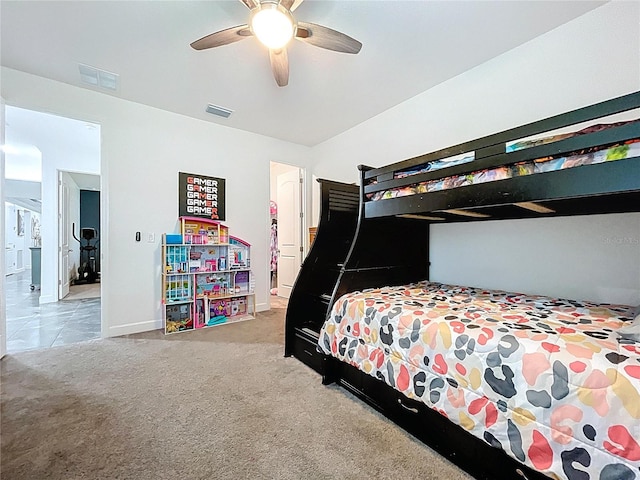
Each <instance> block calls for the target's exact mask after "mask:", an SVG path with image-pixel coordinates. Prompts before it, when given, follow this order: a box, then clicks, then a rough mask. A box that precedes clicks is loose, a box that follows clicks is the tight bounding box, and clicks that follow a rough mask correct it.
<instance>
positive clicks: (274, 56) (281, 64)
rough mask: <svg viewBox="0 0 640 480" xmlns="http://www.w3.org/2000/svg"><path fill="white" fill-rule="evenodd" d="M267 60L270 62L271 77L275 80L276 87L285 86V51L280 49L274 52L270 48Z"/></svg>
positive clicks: (286, 75) (287, 81) (286, 66)
mask: <svg viewBox="0 0 640 480" xmlns="http://www.w3.org/2000/svg"><path fill="white" fill-rule="evenodd" d="M269 60H270V61H271V70H272V71H273V77H274V78H275V79H276V83H277V84H278V86H279V87H285V86H287V85H288V83H289V57H288V56H287V49H286V48H281V49H279V50H274V49H273V48H270V49H269Z"/></svg>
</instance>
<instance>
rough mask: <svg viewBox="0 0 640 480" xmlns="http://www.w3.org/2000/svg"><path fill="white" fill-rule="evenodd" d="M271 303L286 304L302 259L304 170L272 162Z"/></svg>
mask: <svg viewBox="0 0 640 480" xmlns="http://www.w3.org/2000/svg"><path fill="white" fill-rule="evenodd" d="M270 171H271V188H270V198H271V202H270V208H269V210H270V215H271V227H270V228H271V243H270V252H271V261H270V275H271V289H270V292H271V305H272V307H273V306H274V305H275V306H280V307H282V304H283V303H284V304H285V305H286V302H287V300H288V299H289V295H290V294H291V289H292V288H293V284H294V282H295V279H296V277H297V275H298V270H300V264H301V263H302V259H303V251H304V235H303V224H304V222H303V216H304V202H303V188H302V187H303V185H302V182H303V178H304V175H303V171H302V169H300V168H299V167H294V166H291V165H286V164H282V163H277V162H271V164H270Z"/></svg>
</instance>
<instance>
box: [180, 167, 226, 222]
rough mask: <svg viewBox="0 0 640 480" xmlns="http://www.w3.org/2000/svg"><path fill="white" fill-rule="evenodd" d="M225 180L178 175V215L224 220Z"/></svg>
mask: <svg viewBox="0 0 640 480" xmlns="http://www.w3.org/2000/svg"><path fill="white" fill-rule="evenodd" d="M224 184H225V181H224V178H216V177H205V176H204V175H194V174H193V173H183V172H179V173H178V203H179V209H178V210H179V211H178V215H179V216H181V217H184V216H187V217H202V218H208V219H210V220H224V214H225V211H224V206H225V204H224Z"/></svg>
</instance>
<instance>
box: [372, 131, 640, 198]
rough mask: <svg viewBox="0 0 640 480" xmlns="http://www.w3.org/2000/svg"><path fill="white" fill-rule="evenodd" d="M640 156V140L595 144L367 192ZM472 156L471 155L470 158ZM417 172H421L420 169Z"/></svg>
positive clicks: (387, 194) (409, 191)
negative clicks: (562, 153) (591, 146)
mask: <svg viewBox="0 0 640 480" xmlns="http://www.w3.org/2000/svg"><path fill="white" fill-rule="evenodd" d="M637 156H640V139H634V140H629V141H628V142H624V143H623V144H619V145H610V146H604V147H594V148H591V149H588V150H584V151H580V152H573V153H572V154H569V155H566V156H562V157H557V158H552V157H545V158H538V159H536V160H530V161H526V162H518V163H515V164H512V165H503V166H500V167H495V168H489V169H484V170H478V171H475V172H472V173H469V174H464V175H452V176H449V177H444V178H437V179H435V180H428V181H426V182H420V183H414V184H411V185H408V186H404V187H397V188H391V189H388V190H381V191H379V192H375V193H371V194H368V195H367V199H368V200H371V201H377V200H383V199H388V198H397V197H406V196H409V195H415V194H420V193H430V192H437V191H440V190H447V189H450V188H457V187H465V186H468V185H476V184H479V183H485V182H495V181H498V180H504V179H507V178H514V177H521V176H525V175H533V174H536V173H545V172H553V171H556V170H563V169H565V168H573V167H579V166H582V165H593V164H597V163H603V162H610V161H614V160H622V159H625V158H631V157H637ZM470 158H471V157H470ZM416 173H419V172H418V171H416Z"/></svg>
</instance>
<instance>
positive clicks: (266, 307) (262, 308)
mask: <svg viewBox="0 0 640 480" xmlns="http://www.w3.org/2000/svg"><path fill="white" fill-rule="evenodd" d="M270 303H271V302H264V303H257V304H256V305H255V307H256V313H257V312H266V311H267V310H269V309H270V308H271V306H270Z"/></svg>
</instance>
